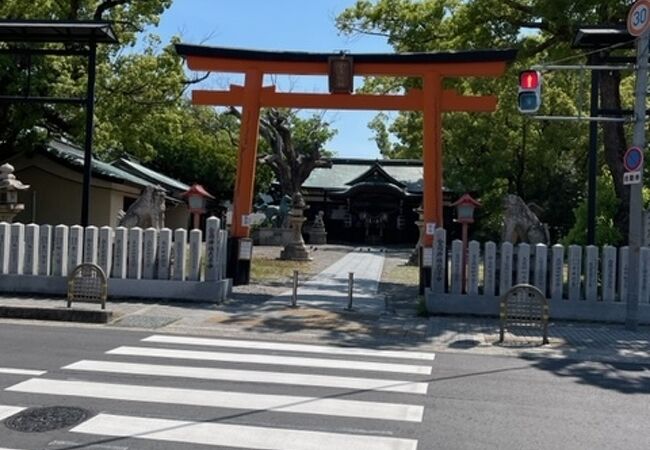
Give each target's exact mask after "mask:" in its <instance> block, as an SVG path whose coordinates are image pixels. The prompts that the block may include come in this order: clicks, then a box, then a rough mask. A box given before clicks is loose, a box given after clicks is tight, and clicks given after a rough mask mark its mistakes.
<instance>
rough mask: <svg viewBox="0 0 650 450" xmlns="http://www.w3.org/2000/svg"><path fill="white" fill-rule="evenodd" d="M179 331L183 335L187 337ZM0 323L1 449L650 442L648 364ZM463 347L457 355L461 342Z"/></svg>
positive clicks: (610, 445)
mask: <svg viewBox="0 0 650 450" xmlns="http://www.w3.org/2000/svg"><path fill="white" fill-rule="evenodd" d="M187 338H190V339H189V340H188V339H187ZM310 344H311V345H310V346H307V347H305V346H300V345H294V344H287V343H283V344H277V343H273V342H269V341H266V342H263V341H243V340H239V341H236V340H223V339H203V338H198V340H197V339H194V338H191V337H188V336H186V337H177V336H171V335H156V334H153V333H144V332H134V331H124V330H111V329H106V328H77V327H74V326H45V325H27V324H24V325H23V324H20V325H19V324H9V323H0V348H1V349H2V350H1V351H0V417H2V418H5V421H6V418H7V417H10V416H11V415H12V414H13V413H16V412H19V411H20V409H21V408H29V407H44V406H74V407H80V408H84V409H85V410H87V411H89V414H90V416H89V418H88V419H86V420H85V421H83V422H81V423H79V424H77V425H73V426H68V427H65V428H62V429H58V430H54V431H48V432H20V431H15V430H11V429H9V428H7V427H6V425H5V424H0V449H17V450H42V449H47V450H54V449H56V450H61V449H82V448H83V449H96V450H100V449H103V450H124V449H128V450H145V449H157V450H167V449H170V450H171V449H174V450H188V449H207V448H277V449H330V448H331V449H337V450H339V449H354V450H363V449H372V450H382V449H386V450H414V449H415V448H417V449H420V450H422V449H490V448H495V449H518V450H519V449H554V450H555V449H574V448H575V449H614V448H622V449H623V448H624V449H647V448H648V445H649V444H648V443H649V442H650V426H649V425H648V418H649V417H650V367H648V366H640V365H611V364H603V363H581V362H576V361H569V360H548V359H540V360H523V359H516V358H500V357H487V356H476V355H464V354H462V353H438V354H436V355H435V359H433V357H434V355H433V354H432V353H428V352H422V351H419V352H418V351H417V350H416V349H408V348H403V349H398V350H397V351H394V352H386V351H385V350H387V349H382V351H381V352H378V351H377V349H367V350H369V351H366V349H354V350H350V349H349V348H344V347H336V346H318V343H317V342H312V343H310ZM461 351H462V350H461Z"/></svg>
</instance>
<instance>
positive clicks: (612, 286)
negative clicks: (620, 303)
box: [602, 245, 616, 302]
mask: <svg viewBox="0 0 650 450" xmlns="http://www.w3.org/2000/svg"><path fill="white" fill-rule="evenodd" d="M602 267H603V268H602V271H603V294H602V299H603V301H604V302H613V301H614V300H615V298H616V248H614V247H612V246H611V245H606V246H604V247H603V261H602Z"/></svg>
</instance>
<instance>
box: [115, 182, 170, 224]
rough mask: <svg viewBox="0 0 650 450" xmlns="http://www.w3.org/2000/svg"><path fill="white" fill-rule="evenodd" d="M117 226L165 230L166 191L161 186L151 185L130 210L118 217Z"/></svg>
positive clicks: (122, 212) (120, 213) (144, 190)
mask: <svg viewBox="0 0 650 450" xmlns="http://www.w3.org/2000/svg"><path fill="white" fill-rule="evenodd" d="M117 225H118V226H120V227H126V228H133V227H140V228H151V227H153V228H157V229H160V228H164V226H165V190H164V189H163V188H161V187H160V186H152V185H149V186H147V187H145V188H144V189H143V190H142V192H141V193H140V197H138V198H137V199H136V200H135V201H134V202H133V204H132V205H131V206H130V207H129V209H128V210H127V211H126V212H124V211H120V212H119V213H118V215H117Z"/></svg>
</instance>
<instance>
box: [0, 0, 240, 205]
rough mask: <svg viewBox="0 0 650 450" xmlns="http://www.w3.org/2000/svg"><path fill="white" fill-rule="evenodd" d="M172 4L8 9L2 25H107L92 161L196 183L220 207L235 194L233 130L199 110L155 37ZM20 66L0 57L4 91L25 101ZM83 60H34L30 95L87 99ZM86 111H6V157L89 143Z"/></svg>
mask: <svg viewBox="0 0 650 450" xmlns="http://www.w3.org/2000/svg"><path fill="white" fill-rule="evenodd" d="M171 3H172V0H137V1H136V0H103V1H99V0H58V1H50V0H35V1H32V2H24V1H21V0H4V1H3V2H1V3H0V17H3V18H6V19H53V20H54V19H57V20H92V19H95V20H99V19H103V20H108V21H110V22H112V24H113V26H114V28H115V30H116V34H117V35H118V38H119V41H120V42H119V44H118V45H100V46H99V47H98V55H97V82H96V107H95V129H94V152H95V155H96V156H98V157H100V158H102V159H105V160H109V161H110V160H112V159H115V158H118V157H121V156H129V157H132V158H135V159H137V160H139V161H141V162H143V163H146V164H147V165H149V166H151V167H153V168H155V169H158V170H161V171H163V172H164V173H166V174H168V175H170V176H173V177H176V178H178V179H181V180H182V181H185V182H187V183H192V182H200V183H202V184H203V185H204V186H205V187H206V188H207V189H208V191H210V192H211V193H212V194H214V195H215V196H217V197H218V198H228V197H229V196H230V195H231V194H232V185H233V179H234V171H235V170H234V168H235V161H236V147H235V143H234V142H233V140H232V137H231V136H232V134H233V133H234V132H235V131H236V128H237V123H236V122H235V121H234V120H233V119H232V117H229V116H227V115H225V114H223V113H221V114H220V113H218V112H217V111H215V110H214V109H212V108H204V107H195V106H192V105H191V104H190V103H189V101H188V100H187V98H186V96H185V95H184V94H185V91H186V89H187V88H188V86H190V85H191V84H192V83H194V82H195V81H197V80H193V79H188V78H187V75H186V73H185V70H184V67H183V61H182V59H181V58H180V56H178V55H177V53H176V52H175V50H174V47H173V43H174V42H171V43H167V44H166V45H163V44H162V43H161V42H160V40H159V39H158V38H157V37H156V36H155V35H153V34H145V33H142V31H143V30H145V29H148V27H151V26H155V25H156V24H157V23H158V21H159V20H160V16H161V14H162V13H163V12H164V11H165V10H166V9H167V8H168V7H169V6H170V5H171ZM25 63H26V62H25V61H24V60H23V59H21V58H20V57H18V58H17V57H15V56H8V55H2V56H0V91H2V93H5V94H7V93H8V94H15V93H17V92H21V89H22V87H23V85H24V81H25V78H26V77H27V73H26V70H25ZM86 75H87V68H86V60H85V58H81V57H38V58H33V60H32V70H31V74H30V76H31V86H32V94H40V95H57V96H70V97H72V96H74V97H83V96H85V86H86ZM84 114H85V113H84V110H83V108H80V107H76V106H75V107H73V106H62V105H42V104H30V105H26V104H12V105H9V104H6V103H1V104H0V156H2V157H7V156H9V155H10V154H12V153H14V152H18V151H25V150H29V149H31V148H33V147H34V146H35V145H38V144H39V143H43V142H44V141H46V140H48V139H50V138H52V137H59V136H65V137H67V138H69V139H71V140H72V141H73V142H76V143H78V144H81V143H83V142H84V117H85V115H84Z"/></svg>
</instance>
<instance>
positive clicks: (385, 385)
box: [64, 360, 428, 394]
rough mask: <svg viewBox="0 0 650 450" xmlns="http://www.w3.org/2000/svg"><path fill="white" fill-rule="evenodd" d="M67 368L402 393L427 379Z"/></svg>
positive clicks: (152, 367)
mask: <svg viewBox="0 0 650 450" xmlns="http://www.w3.org/2000/svg"><path fill="white" fill-rule="evenodd" d="M64 369H68V370H81V371H87V372H111V373H123V374H131V375H151V374H152V373H155V374H156V376H159V377H177V378H197V379H203V380H223V381H237V382H247V383H274V384H288V385H294V386H320V387H331V388H342V389H358V390H369V391H386V392H402V393H406V394H426V393H427V388H428V385H427V383H418V382H413V381H404V380H388V379H381V378H357V377H337V376H328V375H311V374H304V373H287V372H268V371H262V370H260V371H253V370H233V369H219V368H212V367H191V366H170V365H162V364H138V363H123V362H112V361H88V360H82V361H78V362H76V363H73V364H69V365H67V366H65V367H64Z"/></svg>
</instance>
